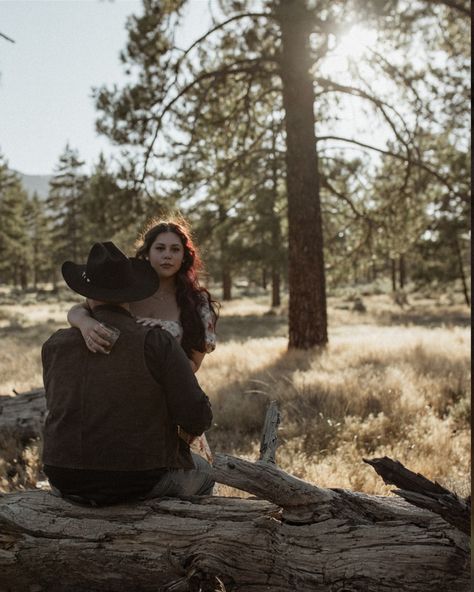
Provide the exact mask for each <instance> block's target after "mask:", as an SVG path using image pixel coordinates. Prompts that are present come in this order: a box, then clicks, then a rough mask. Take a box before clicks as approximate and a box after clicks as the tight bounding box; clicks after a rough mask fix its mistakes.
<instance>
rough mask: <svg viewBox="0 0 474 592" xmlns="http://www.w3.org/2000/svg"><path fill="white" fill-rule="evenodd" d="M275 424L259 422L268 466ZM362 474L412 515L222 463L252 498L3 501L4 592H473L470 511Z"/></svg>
mask: <svg viewBox="0 0 474 592" xmlns="http://www.w3.org/2000/svg"><path fill="white" fill-rule="evenodd" d="M277 424H278V421H276V419H275V415H273V420H271V418H270V419H269V420H268V421H267V422H266V425H267V426H269V433H267V434H264V437H263V438H262V455H263V456H265V455H266V454H267V451H268V450H270V449H271V448H272V446H273V444H272V446H270V447H269V446H268V445H267V446H266V447H265V446H264V445H263V444H264V443H265V442H266V443H268V442H274V438H273V437H272V434H271V430H275V429H276V425H277ZM268 456H269V459H270V461H271V459H272V454H271V452H270V453H268ZM370 462H371V463H372V464H373V466H375V467H376V468H377V470H378V471H379V472H380V473H381V474H383V475H385V478H387V479H389V480H390V482H395V483H396V484H397V486H398V487H401V488H402V489H400V492H404V493H406V492H408V493H410V492H411V493H412V494H413V496H414V497H415V498H416V500H417V502H418V503H417V505H416V506H415V505H413V504H412V503H409V501H407V499H408V500H410V501H412V500H411V499H410V496H409V495H408V496H407V495H403V497H383V496H370V495H365V494H361V493H355V492H351V491H347V490H342V489H324V488H320V487H317V486H315V485H312V484H310V483H306V482H305V481H302V480H300V479H297V478H296V477H293V476H292V475H290V474H288V473H286V472H284V471H282V470H280V469H279V468H278V467H277V466H276V465H275V464H274V463H273V462H268V461H266V460H259V461H257V462H255V463H252V462H250V461H246V460H243V459H239V458H236V457H232V456H229V455H224V454H217V455H216V458H215V461H214V465H213V474H214V477H215V479H216V481H218V482H220V483H224V484H226V485H231V486H233V487H237V488H239V489H241V490H244V491H247V492H249V493H251V494H253V495H255V496H257V497H258V498H259V499H239V498H223V497H205V498H196V497H195V498H188V499H156V500H148V501H144V502H140V503H133V504H132V503H130V504H126V505H125V504H124V505H117V506H111V507H104V508H89V507H87V508H86V507H81V506H78V505H73V504H71V503H70V502H67V501H65V500H63V499H59V498H56V497H54V496H53V495H51V494H50V493H49V492H45V491H38V490H33V491H25V492H19V493H13V494H7V495H4V496H2V497H0V591H1V592H23V591H25V592H42V591H44V592H66V591H71V592H83V591H84V592H86V591H87V592H123V591H127V592H129V591H144V592H148V591H150V592H151V591H153V592H156V591H162V592H186V591H190V592H198V591H202V592H204V591H210V590H212V591H216V590H221V591H222V590H226V591H228V592H230V591H233V592H264V591H265V592H270V591H271V592H294V591H295V590H296V591H298V592H314V591H320V592H326V591H327V592H389V591H393V592H395V591H396V592H404V591H406V592H426V591H427V590H434V591H436V592H453V591H456V592H465V591H466V592H467V590H469V589H470V579H469V538H468V536H467V534H466V530H467V527H466V520H468V521H469V515H470V505H469V504H468V503H467V501H465V500H460V499H459V498H457V497H456V496H454V495H453V494H451V493H450V492H447V490H444V489H443V488H441V489H442V491H441V490H439V489H438V487H439V486H437V484H433V483H431V481H428V480H426V479H425V478H424V477H421V476H419V475H418V476H417V475H415V474H414V473H411V472H410V471H408V470H407V469H405V468H404V467H402V465H400V464H399V463H394V462H393V461H390V459H374V460H372V461H370ZM449 495H450V496H451V499H450V502H449V503H445V498H443V496H449ZM413 496H412V497H413ZM436 496H438V498H437V499H435V498H436ZM403 498H406V499H403ZM423 500H425V502H426V500H428V501H429V503H425V505H424V507H419V506H423ZM433 500H435V502H433ZM447 506H450V507H451V508H452V509H453V508H454V509H455V511H454V513H453V512H451V511H448V510H446V507H447ZM427 507H429V508H430V509H429V510H428V509H426V508H427ZM440 508H441V509H442V512H441V511H439V510H440ZM435 512H436V513H435ZM438 512H439V514H440V515H438ZM452 514H453V515H456V516H457V517H456V518H454V519H452ZM441 515H442V516H443V517H441ZM460 517H461V518H460ZM449 522H451V523H449Z"/></svg>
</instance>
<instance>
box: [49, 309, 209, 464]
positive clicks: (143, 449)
mask: <svg viewBox="0 0 474 592" xmlns="http://www.w3.org/2000/svg"><path fill="white" fill-rule="evenodd" d="M94 316H95V317H96V318H97V319H98V320H99V321H104V322H106V323H108V324H110V325H113V326H114V327H117V328H118V329H120V336H119V338H118V340H117V342H116V343H115V345H114V346H113V348H112V351H111V353H110V354H109V355H104V354H99V353H95V354H94V353H92V352H90V351H89V350H88V349H87V348H86V346H85V344H84V341H83V339H82V336H81V333H80V331H79V330H78V329H75V328H69V329H61V330H59V331H57V332H56V333H55V334H54V335H52V336H51V337H50V338H49V339H48V340H47V341H46V342H45V343H44V345H43V348H42V362H43V378H44V385H45V391H46V403H47V409H48V413H47V417H46V421H45V428H44V449H43V462H44V464H46V465H51V466H56V467H65V468H72V469H91V470H109V471H135V470H136V471H143V470H148V469H158V468H185V469H186V468H193V467H194V463H193V461H192V458H191V455H190V452H189V447H188V446H187V445H186V444H185V443H184V442H183V441H182V440H181V439H180V438H178V430H177V426H178V425H180V426H182V427H183V428H184V429H185V430H186V431H187V432H188V433H191V434H194V435H199V434H201V433H202V432H204V431H205V430H206V429H207V428H208V427H209V426H210V423H211V420H212V412H211V408H210V404H209V400H208V398H207V397H206V395H205V394H204V393H203V391H202V390H201V388H200V387H199V385H198V382H197V380H196V378H195V376H194V374H193V372H192V370H191V367H190V364H189V360H188V358H187V357H186V355H185V354H184V352H183V350H182V349H181V347H180V346H179V344H178V343H177V342H176V340H175V339H174V338H173V337H172V336H171V335H169V334H168V333H167V332H166V331H163V330H162V329H158V328H154V329H150V328H146V327H143V326H141V325H138V324H137V323H136V322H135V320H134V319H133V317H132V316H131V315H130V314H129V313H128V312H127V311H125V310H124V309H123V308H120V307H117V306H108V305H107V306H100V307H97V308H96V309H94ZM145 348H146V349H147V352H148V354H147V356H146V355H145ZM150 352H151V353H150ZM153 356H154V357H155V360H156V364H157V367H158V368H159V372H158V377H157V372H156V370H154V372H153V375H152V373H151V372H150V370H149V363H150V357H153ZM153 376H155V377H157V379H156V378H154V377H153ZM160 377H161V379H160ZM158 380H159V382H158Z"/></svg>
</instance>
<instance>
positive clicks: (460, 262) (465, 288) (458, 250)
mask: <svg viewBox="0 0 474 592" xmlns="http://www.w3.org/2000/svg"><path fill="white" fill-rule="evenodd" d="M453 244H454V250H455V252H456V258H457V260H458V266H459V277H460V278H461V283H462V290H463V294H464V302H465V303H466V305H467V306H471V298H470V296H469V288H468V286H467V280H466V273H465V271H464V263H463V260H462V252H461V247H460V245H459V239H458V237H457V236H455V237H454V240H453Z"/></svg>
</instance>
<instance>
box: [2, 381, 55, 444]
mask: <svg viewBox="0 0 474 592" xmlns="http://www.w3.org/2000/svg"><path fill="white" fill-rule="evenodd" d="M45 415H46V399H45V396H44V389H42V388H39V389H34V390H32V391H29V392H27V393H21V394H18V395H16V396H13V397H10V396H2V397H0V434H2V435H14V436H15V437H16V438H18V439H19V440H20V441H23V442H27V441H28V440H32V439H33V438H37V437H38V436H40V435H41V431H42V427H43V423H44V418H45Z"/></svg>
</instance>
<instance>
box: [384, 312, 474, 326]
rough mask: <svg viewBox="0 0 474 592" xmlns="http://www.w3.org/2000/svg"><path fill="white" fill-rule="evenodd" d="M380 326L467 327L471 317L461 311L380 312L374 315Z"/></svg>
mask: <svg viewBox="0 0 474 592" xmlns="http://www.w3.org/2000/svg"><path fill="white" fill-rule="evenodd" d="M374 317H375V318H376V320H377V324H380V325H402V326H409V325H416V326H420V327H443V326H445V327H446V326H448V327H450V326H451V327H469V326H470V324H471V317H470V315H469V312H468V311H466V312H462V311H446V310H444V311H439V312H438V311H430V310H418V311H417V310H407V311H400V312H382V313H379V314H374Z"/></svg>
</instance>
